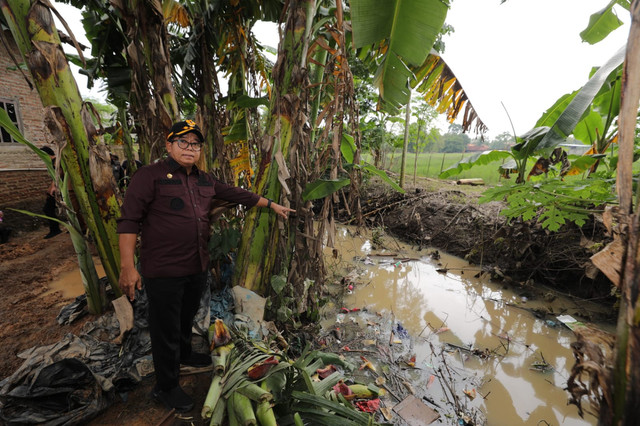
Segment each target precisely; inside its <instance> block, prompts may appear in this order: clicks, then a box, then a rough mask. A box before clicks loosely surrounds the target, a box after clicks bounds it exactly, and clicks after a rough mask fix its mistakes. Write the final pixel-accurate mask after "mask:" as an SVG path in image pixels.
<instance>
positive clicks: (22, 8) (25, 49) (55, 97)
mask: <svg viewBox="0 0 640 426" xmlns="http://www.w3.org/2000/svg"><path fill="white" fill-rule="evenodd" d="M0 7H1V9H2V13H3V15H4V17H5V19H6V21H7V23H8V25H9V28H10V30H11V33H12V35H13V37H14V39H15V40H16V43H17V45H18V47H19V49H20V52H21V54H22V56H23V58H24V61H25V63H26V65H27V68H28V69H29V71H30V72H31V76H32V78H33V80H34V83H35V87H36V88H37V89H38V92H39V94H40V98H41V99H42V103H43V105H44V106H45V125H46V126H47V128H48V130H49V132H50V133H51V135H52V137H53V140H54V143H56V144H57V145H58V146H59V147H60V149H61V152H62V157H63V161H64V164H65V165H66V172H67V174H68V176H69V180H70V181H71V186H72V188H73V191H74V194H75V196H76V198H77V200H78V204H79V207H80V213H81V214H82V216H83V218H84V219H85V222H86V224H87V227H88V229H89V231H90V232H91V234H92V236H93V238H94V240H95V243H96V247H97V250H98V254H99V256H100V258H101V260H102V263H103V265H104V268H105V272H106V274H107V278H108V279H109V282H110V283H111V285H112V287H113V289H114V291H115V292H116V294H117V295H119V294H120V290H119V287H118V271H119V256H118V242H117V236H116V232H115V229H116V221H115V220H116V218H117V217H118V215H119V204H118V198H117V190H116V182H115V179H114V178H113V174H112V172H111V166H110V160H109V155H108V153H107V152H106V148H105V147H104V146H103V145H102V146H101V145H98V144H97V140H98V138H97V134H96V129H95V127H94V125H93V122H92V120H91V114H90V111H89V109H88V107H87V106H86V105H85V104H84V103H83V102H82V98H81V97H80V94H79V92H78V88H77V86H76V84H75V80H74V78H73V76H72V74H71V70H70V69H69V64H68V62H67V59H66V57H65V54H64V52H63V51H62V48H61V46H60V38H59V37H58V32H57V30H56V28H55V26H54V24H53V17H52V15H51V11H50V9H49V7H47V5H46V4H45V3H43V2H31V1H29V0H2V1H0ZM63 22H64V21H63ZM90 165H91V166H90Z"/></svg>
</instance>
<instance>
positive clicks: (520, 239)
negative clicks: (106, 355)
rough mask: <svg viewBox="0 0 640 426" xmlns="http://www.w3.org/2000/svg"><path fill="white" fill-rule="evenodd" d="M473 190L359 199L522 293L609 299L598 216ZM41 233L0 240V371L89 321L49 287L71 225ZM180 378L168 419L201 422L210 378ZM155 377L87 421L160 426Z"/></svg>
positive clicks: (427, 185) (399, 233)
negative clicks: (527, 212) (575, 223)
mask: <svg viewBox="0 0 640 426" xmlns="http://www.w3.org/2000/svg"><path fill="white" fill-rule="evenodd" d="M479 193H480V190H479V189H478V188H471V187H464V188H463V187H457V186H455V185H445V186H442V184H436V183H434V182H432V181H428V180H425V181H422V182H421V183H420V187H419V188H418V189H416V188H413V187H412V188H409V190H408V192H407V194H404V195H402V194H398V193H395V192H393V191H390V190H387V189H385V188H383V187H376V188H374V189H370V190H368V191H367V193H366V195H365V197H364V198H363V202H362V206H363V213H364V215H365V219H366V222H367V224H368V226H371V227H374V228H379V229H380V230H381V231H383V232H388V233H390V234H392V235H395V236H396V237H397V238H399V239H402V240H404V241H406V242H410V243H412V244H415V245H416V246H417V247H423V248H425V249H426V248H427V247H435V248H439V249H441V250H444V251H447V252H449V253H451V254H455V255H458V256H461V257H465V258H467V259H468V260H469V261H471V262H473V263H475V264H480V265H482V266H483V267H484V268H486V269H487V270H491V271H493V273H494V275H495V278H496V279H500V280H503V281H504V282H505V284H508V285H513V286H515V287H517V288H519V289H520V290H521V292H522V293H523V294H528V295H530V296H533V297H535V296H536V292H537V290H536V288H537V287H536V284H535V283H536V282H545V283H546V284H549V285H552V286H554V287H556V288H557V289H558V290H560V291H563V292H566V293H571V294H575V295H577V296H579V297H582V298H588V299H594V300H600V301H601V302H602V303H606V304H613V300H612V299H610V298H609V297H608V295H609V292H610V288H611V287H610V283H609V282H608V280H606V278H604V277H603V276H602V274H601V273H598V274H595V278H588V277H587V275H588V274H587V273H586V271H590V270H591V268H590V267H589V262H588V258H589V256H590V255H591V254H593V253H591V252H590V250H589V247H593V246H594V244H595V243H600V242H605V243H606V242H607V237H606V236H605V234H604V227H603V226H602V225H601V224H600V223H598V222H597V221H594V222H593V223H591V224H589V225H588V226H585V227H583V228H582V229H577V228H575V227H567V228H566V229H564V230H563V231H562V232H559V233H557V234H549V233H547V232H545V231H544V230H542V229H540V228H538V227H536V226H533V225H531V224H526V223H515V224H514V226H506V223H505V220H504V218H503V217H502V216H500V215H499V211H500V205H499V204H497V203H490V204H482V205H478V204H477V198H478V196H479ZM347 221H348V219H345V220H343V222H347ZM46 232H47V231H46V229H45V228H41V229H40V230H36V231H28V232H24V233H22V234H18V235H13V236H12V237H11V239H10V240H9V242H7V243H5V244H2V245H0V259H2V261H1V263H0V288H1V289H2V295H3V296H2V297H1V298H0V359H2V360H3V362H2V363H0V379H2V378H5V377H7V376H9V375H10V374H11V373H13V372H14V371H15V370H16V369H17V368H18V367H19V366H20V365H21V364H22V360H21V359H19V358H17V356H16V354H18V353H19V352H21V351H23V350H25V349H28V348H30V347H32V346H34V345H38V346H39V345H46V344H51V343H54V342H57V341H59V340H60V339H61V338H62V337H63V336H65V335H66V334H67V333H74V334H78V333H79V332H80V330H81V329H82V326H83V324H84V323H85V322H86V321H90V320H92V319H95V318H91V317H90V316H87V317H84V318H83V319H81V320H79V321H77V322H75V323H73V324H72V325H58V323H57V321H56V316H57V315H58V313H59V311H60V309H61V307H63V306H65V305H66V304H68V303H69V302H71V300H65V299H64V298H63V297H62V296H61V294H60V293H52V294H45V293H47V291H48V290H49V286H48V285H49V283H51V282H52V281H54V280H55V279H56V278H57V277H58V276H59V275H60V274H61V273H64V272H66V271H69V270H72V269H74V268H76V255H75V253H74V250H73V246H72V244H71V239H70V238H69V235H68V234H67V233H63V234H61V235H58V236H56V237H54V238H52V239H49V240H44V239H43V238H42V237H43V236H44V235H45V234H46ZM596 246H597V244H596ZM182 380H183V381H182V384H183V387H185V389H186V391H187V392H188V393H190V394H192V395H198V399H197V400H196V408H194V411H193V412H192V413H188V414H187V415H186V416H184V419H183V420H171V421H170V422H169V423H166V424H188V423H189V424H200V417H199V409H200V407H201V406H202V402H203V400H204V396H205V393H206V389H207V388H208V384H209V382H210V376H209V374H194V375H188V376H185V377H183V379H182ZM152 385H153V383H152V380H151V379H145V380H143V382H142V384H141V385H139V386H138V387H137V388H136V389H135V390H134V391H132V392H130V393H129V394H128V395H127V397H126V398H127V400H126V401H124V400H122V398H120V397H119V396H116V401H115V403H114V404H113V405H111V406H110V407H109V408H108V410H107V411H106V412H105V413H104V414H102V415H101V416H100V417H98V418H97V419H95V420H93V421H92V423H91V424H95V425H98V424H100V425H120V424H135V425H156V424H159V423H160V422H161V421H162V420H163V419H164V418H165V417H166V416H167V414H168V412H167V410H165V409H163V408H162V407H160V406H158V405H157V404H155V403H153V402H152V401H150V400H149V398H148V394H149V393H150V391H151V387H152Z"/></svg>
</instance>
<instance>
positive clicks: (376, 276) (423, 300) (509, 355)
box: [339, 229, 597, 426]
mask: <svg viewBox="0 0 640 426" xmlns="http://www.w3.org/2000/svg"><path fill="white" fill-rule="evenodd" d="M341 237H342V238H340V239H339V240H340V241H339V243H340V244H341V246H340V247H339V250H340V252H341V254H342V256H343V257H344V258H345V260H347V259H346V258H351V257H356V258H359V259H360V260H361V261H360V262H359V263H358V265H359V266H358V280H357V282H358V283H359V284H357V285H356V286H355V288H354V291H353V292H352V294H350V295H348V296H347V298H346V300H345V305H346V306H347V307H366V308H368V310H369V311H377V312H393V315H394V317H395V319H396V321H397V322H400V323H401V324H402V326H403V327H404V328H406V329H407V330H408V331H409V333H410V334H411V336H412V337H413V345H414V347H413V349H414V350H415V353H416V365H420V366H421V367H422V368H423V370H422V373H413V374H414V375H415V377H414V380H415V382H416V386H426V383H425V382H426V380H427V379H428V377H429V375H430V374H429V368H428V367H429V366H431V362H432V360H431V357H432V356H433V355H432V351H431V348H430V343H432V344H433V345H435V346H442V345H445V344H450V345H451V346H450V348H452V352H450V353H448V354H447V355H446V357H447V359H446V362H447V364H448V365H449V366H450V367H451V368H452V369H453V370H454V371H455V370H457V371H464V373H465V375H469V374H470V373H471V374H474V375H476V376H477V377H478V378H479V379H481V381H482V383H483V384H482V386H481V387H480V388H479V389H477V391H478V392H479V395H480V397H477V398H475V400H473V401H472V402H470V403H471V405H472V406H474V407H477V408H479V409H481V410H482V411H483V412H484V413H485V414H486V417H487V420H488V424H489V425H492V426H493V425H498V426H499V425H519V424H523V425H538V424H549V425H590V424H596V423H597V419H595V418H594V417H592V416H588V415H587V418H585V419H581V418H580V416H579V415H578V413H577V409H576V407H575V406H568V405H567V399H568V394H567V393H566V392H565V391H564V390H563V389H562V388H563V387H564V386H566V381H567V378H568V375H569V370H570V368H571V366H572V365H573V355H572V352H571V349H570V346H569V345H570V343H571V342H572V341H574V336H573V334H572V332H571V331H570V330H568V329H566V328H564V327H561V326H557V325H556V324H553V323H547V322H545V321H544V320H542V319H539V318H536V317H535V316H534V315H533V314H532V313H531V309H533V308H535V309H542V310H544V309H549V308H550V305H549V303H545V302H544V301H529V300H526V299H525V298H522V297H520V296H518V295H517V294H515V293H514V292H512V291H511V290H510V289H505V288H502V287H501V285H500V284H496V283H493V282H490V281H489V280H488V279H486V278H482V276H481V277H480V278H475V277H474V276H475V275H480V274H479V272H480V269H479V268H475V267H473V266H471V265H469V264H468V263H467V262H465V261H463V260H462V259H459V258H455V257H452V256H448V255H445V254H441V256H440V258H439V259H438V260H436V259H433V258H431V257H430V256H429V250H423V251H422V252H413V251H412V250H410V249H408V248H406V247H403V246H401V245H399V244H397V243H396V244H395V245H394V249H393V250H379V249H378V250H375V252H374V250H373V249H372V247H371V244H370V243H369V242H368V240H367V239H366V238H364V237H353V236H352V235H350V232H349V231H348V230H346V229H342V230H341ZM396 248H397V249H398V251H397V252H396V251H395V249H396ZM390 253H394V254H397V256H395V257H391V256H376V255H377V254H382V255H388V254H390ZM365 257H366V262H365V261H363V260H364V259H365ZM398 258H415V259H417V260H409V261H400V262H398V260H397V259H398ZM438 269H446V270H447V272H446V273H441V272H438V271H437V270H438ZM553 302H554V312H559V311H558V310H557V309H561V311H566V310H568V309H575V307H576V306H575V302H573V301H571V300H568V299H567V300H565V299H562V298H561V297H557V298H555V299H554V301H553ZM558 306H560V308H558ZM469 348H473V349H480V350H485V349H486V350H488V351H489V352H491V353H492V354H493V355H494V356H491V357H488V358H486V359H483V358H480V357H478V356H475V355H473V354H471V353H470V352H469V351H468V349H469ZM443 356H445V355H443ZM545 362H546V363H548V364H549V365H550V366H551V367H552V369H551V370H550V371H546V372H543V371H538V370H536V369H535V368H534V367H533V366H535V365H541V364H544V363H545ZM435 388H436V387H435V386H434V387H433V388H432V389H433V390H434V392H435V393H436V395H435V400H438V398H440V400H442V399H443V395H441V394H439V393H438V392H437V391H436V390H435ZM430 391H431V389H430ZM482 396H485V397H486V398H485V399H483V398H482ZM545 422H546V423H545Z"/></svg>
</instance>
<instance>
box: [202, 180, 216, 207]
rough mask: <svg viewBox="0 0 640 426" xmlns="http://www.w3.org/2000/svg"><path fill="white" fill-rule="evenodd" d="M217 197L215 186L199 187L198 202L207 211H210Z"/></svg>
mask: <svg viewBox="0 0 640 426" xmlns="http://www.w3.org/2000/svg"><path fill="white" fill-rule="evenodd" d="M215 195H216V190H215V189H213V186H204V185H202V186H201V185H198V198H199V200H198V201H199V204H200V206H202V208H203V209H205V210H206V211H208V210H209V206H210V205H211V201H212V200H213V197H214V196H215Z"/></svg>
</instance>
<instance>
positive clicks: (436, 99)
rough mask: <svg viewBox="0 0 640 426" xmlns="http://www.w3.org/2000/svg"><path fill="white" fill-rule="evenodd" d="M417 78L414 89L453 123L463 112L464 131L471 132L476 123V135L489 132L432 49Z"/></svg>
mask: <svg viewBox="0 0 640 426" xmlns="http://www.w3.org/2000/svg"><path fill="white" fill-rule="evenodd" d="M415 76H416V79H415V80H414V81H413V83H412V85H411V86H412V87H417V90H418V92H420V93H422V94H423V95H424V99H425V100H426V101H427V103H428V104H429V105H431V106H433V107H434V108H436V110H437V111H438V112H439V113H441V114H446V115H447V120H448V121H449V122H450V123H453V121H454V120H455V119H456V118H458V115H460V113H461V112H464V113H463V117H462V131H463V132H466V131H468V130H469V129H471V127H472V126H473V124H474V122H475V129H474V130H475V131H476V133H484V132H485V131H487V126H486V125H485V124H484V123H483V122H482V120H481V119H480V117H478V114H477V113H476V110H475V109H474V108H473V105H471V102H470V101H469V98H468V96H467V94H466V93H465V91H464V89H463V87H462V84H460V81H459V80H458V78H457V77H456V76H455V74H454V73H453V71H452V70H451V68H449V66H448V65H447V63H446V62H445V61H444V59H442V57H441V56H440V54H439V53H438V52H436V51H435V50H431V53H430V54H429V56H428V57H427V59H426V60H425V61H424V63H423V64H422V65H421V66H420V67H419V68H417V69H416V70H415Z"/></svg>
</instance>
